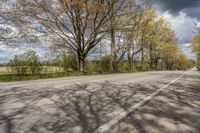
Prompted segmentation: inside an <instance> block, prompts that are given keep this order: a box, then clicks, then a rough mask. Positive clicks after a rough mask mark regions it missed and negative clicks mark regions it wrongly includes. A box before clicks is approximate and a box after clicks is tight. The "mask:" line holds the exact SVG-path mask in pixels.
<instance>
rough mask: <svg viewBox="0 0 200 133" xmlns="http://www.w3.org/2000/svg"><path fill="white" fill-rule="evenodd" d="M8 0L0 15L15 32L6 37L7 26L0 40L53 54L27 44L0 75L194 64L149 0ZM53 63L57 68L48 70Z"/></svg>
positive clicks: (2, 77) (23, 76)
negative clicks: (50, 57) (40, 53)
mask: <svg viewBox="0 0 200 133" xmlns="http://www.w3.org/2000/svg"><path fill="white" fill-rule="evenodd" d="M7 2H8V1H4V2H2V3H1V5H4V6H3V8H2V9H4V10H2V11H0V16H1V18H2V19H3V20H5V21H4V24H7V25H11V26H13V27H17V28H16V29H15V30H17V29H18V31H19V32H16V33H15V35H14V36H10V37H9V38H8V37H6V36H8V34H9V30H8V33H5V32H4V33H0V41H2V42H3V44H4V45H8V46H11V47H13V46H14V47H20V45H22V44H21V42H26V44H29V43H30V44H31V45H30V48H31V47H32V46H34V47H43V46H44V45H45V47H48V49H49V52H53V53H57V54H56V59H55V60H53V61H52V60H45V59H43V60H41V59H39V57H38V55H37V53H36V52H34V51H31V50H29V51H27V52H25V53H24V54H22V55H16V56H15V57H14V59H12V60H11V61H10V62H9V63H8V64H6V65H7V66H8V67H9V68H11V73H9V74H1V75H0V81H15V80H29V79H40V78H54V77H62V76H69V75H91V74H105V73H115V72H136V71H150V70H187V69H189V68H191V67H192V66H193V61H191V60H189V59H188V58H187V56H186V55H184V54H183V52H182V50H181V48H180V47H179V45H178V41H177V38H176V37H175V34H174V31H172V30H171V25H170V24H169V22H167V21H166V20H165V19H164V18H162V17H158V16H156V13H155V11H154V9H153V8H152V7H151V5H150V1H149V0H141V1H139V2H138V1H134V0H133V1H132V0H79V1H77V0H43V1H40V0H34V1H33V0H16V1H15V2H14V3H15V4H13V6H12V7H9V6H8V4H9V2H8V3H7ZM10 2H11V3H12V1H10ZM8 7H9V8H8ZM30 18H31V19H30ZM33 20H34V21H33ZM44 42H45V43H44ZM46 52H48V51H46ZM94 55H95V58H94V57H93V56H94ZM92 57H93V58H92ZM47 62H48V63H47ZM53 67H54V68H59V71H53V70H52V71H48V69H50V68H53Z"/></svg>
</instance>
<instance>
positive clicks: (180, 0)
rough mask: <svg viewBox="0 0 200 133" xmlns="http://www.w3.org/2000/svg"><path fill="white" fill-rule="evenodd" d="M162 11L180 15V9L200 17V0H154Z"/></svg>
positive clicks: (154, 3)
mask: <svg viewBox="0 0 200 133" xmlns="http://www.w3.org/2000/svg"><path fill="white" fill-rule="evenodd" d="M152 2H153V5H155V6H156V7H157V8H158V10H160V11H169V12H170V14H172V15H178V14H179V12H180V11H183V12H185V13H186V14H187V15H188V16H191V17H197V18H200V15H199V14H200V10H199V8H200V0H152Z"/></svg>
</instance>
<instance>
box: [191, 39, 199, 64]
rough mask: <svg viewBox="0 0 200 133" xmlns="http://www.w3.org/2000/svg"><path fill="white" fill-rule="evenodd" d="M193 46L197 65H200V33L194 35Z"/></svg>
mask: <svg viewBox="0 0 200 133" xmlns="http://www.w3.org/2000/svg"><path fill="white" fill-rule="evenodd" d="M191 48H192V51H193V52H194V53H195V54H196V58H197V59H196V62H197V66H200V35H197V36H194V37H193V40H192V46H191Z"/></svg>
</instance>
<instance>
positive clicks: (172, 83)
mask: <svg viewBox="0 0 200 133" xmlns="http://www.w3.org/2000/svg"><path fill="white" fill-rule="evenodd" d="M92 132H113V133H140V132H142V133H156V132H158V133H159V132H162V133H165V132H166V133H168V132H170V133H179V132H180V133H190V132H194V133H199V132H200V74H199V73H198V72H196V71H195V70H193V71H190V72H185V71H162V72H143V73H131V74H113V75H98V76H82V77H68V78H58V79H48V80H36V81H27V82H16V83H4V84H0V133H92Z"/></svg>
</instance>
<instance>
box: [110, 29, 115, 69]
mask: <svg viewBox="0 0 200 133" xmlns="http://www.w3.org/2000/svg"><path fill="white" fill-rule="evenodd" d="M110 36H111V51H110V71H111V72H113V71H114V70H115V68H114V65H115V63H114V62H115V54H116V53H115V31H114V29H111V32H110Z"/></svg>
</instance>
